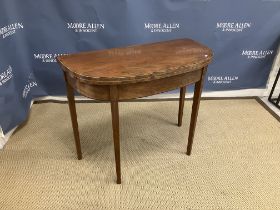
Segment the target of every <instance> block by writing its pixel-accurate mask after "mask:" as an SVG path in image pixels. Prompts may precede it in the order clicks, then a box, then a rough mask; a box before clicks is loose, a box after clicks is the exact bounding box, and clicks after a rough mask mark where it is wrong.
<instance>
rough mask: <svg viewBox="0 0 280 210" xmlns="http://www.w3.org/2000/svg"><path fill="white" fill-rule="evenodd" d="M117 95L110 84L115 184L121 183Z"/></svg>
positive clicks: (114, 87) (114, 88)
mask: <svg viewBox="0 0 280 210" xmlns="http://www.w3.org/2000/svg"><path fill="white" fill-rule="evenodd" d="M117 97H118V94H117V87H116V86H111V87H110V98H111V112H112V127H113V139H114V150H115V162H116V173H117V184H121V161H120V132H119V105H118V100H117Z"/></svg>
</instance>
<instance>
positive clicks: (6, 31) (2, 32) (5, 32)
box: [0, 23, 23, 39]
mask: <svg viewBox="0 0 280 210" xmlns="http://www.w3.org/2000/svg"><path fill="white" fill-rule="evenodd" d="M22 28H23V24H22V23H13V24H11V25H8V26H4V27H3V28H0V36H2V38H3V39H5V38H6V37H8V36H11V35H13V34H15V33H16V30H18V29H22Z"/></svg>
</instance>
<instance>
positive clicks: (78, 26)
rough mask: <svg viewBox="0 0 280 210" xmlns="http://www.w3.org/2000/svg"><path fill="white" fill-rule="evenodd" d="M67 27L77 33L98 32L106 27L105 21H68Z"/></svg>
mask: <svg viewBox="0 0 280 210" xmlns="http://www.w3.org/2000/svg"><path fill="white" fill-rule="evenodd" d="M67 28H68V29H72V30H74V31H75V32H77V33H81V32H86V33H88V32H97V31H99V30H103V29H105V24H104V23H67Z"/></svg>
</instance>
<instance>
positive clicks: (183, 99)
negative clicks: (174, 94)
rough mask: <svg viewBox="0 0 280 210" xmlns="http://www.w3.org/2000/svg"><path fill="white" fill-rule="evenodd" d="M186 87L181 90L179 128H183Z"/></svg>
mask: <svg viewBox="0 0 280 210" xmlns="http://www.w3.org/2000/svg"><path fill="white" fill-rule="evenodd" d="M186 89H187V88H186V86H185V87H181V88H180V98H179V112H178V126H179V127H181V126H182V119H183V111H184V104H185V95H186Z"/></svg>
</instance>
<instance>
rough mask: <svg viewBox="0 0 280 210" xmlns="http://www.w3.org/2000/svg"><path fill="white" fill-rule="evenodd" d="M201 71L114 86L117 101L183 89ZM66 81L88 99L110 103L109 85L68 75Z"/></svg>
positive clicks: (201, 70) (192, 81)
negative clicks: (90, 82)
mask: <svg viewBox="0 0 280 210" xmlns="http://www.w3.org/2000/svg"><path fill="white" fill-rule="evenodd" d="M203 70H204V68H203V69H200V70H196V71H192V72H187V73H184V74H180V75H175V76H171V77H166V78H162V79H156V80H152V81H148V82H138V83H128V84H119V85H116V86H117V92H118V100H127V99H134V98H141V97H146V96H151V95H155V94H159V93H162V92H167V91H170V90H174V89H177V88H179V87H184V86H186V85H189V84H192V83H195V82H197V81H199V80H200V79H201V75H202V72H203ZM67 80H68V83H69V84H70V85H71V86H72V87H73V88H74V89H76V90H77V91H78V92H79V93H81V94H82V95H84V96H86V97H88V98H92V99H97V100H106V101H110V85H93V84H87V83H85V82H84V81H81V80H79V78H75V77H72V76H70V75H69V74H67Z"/></svg>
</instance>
